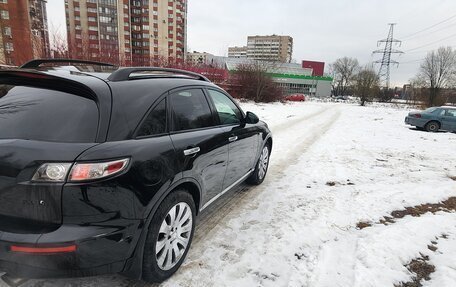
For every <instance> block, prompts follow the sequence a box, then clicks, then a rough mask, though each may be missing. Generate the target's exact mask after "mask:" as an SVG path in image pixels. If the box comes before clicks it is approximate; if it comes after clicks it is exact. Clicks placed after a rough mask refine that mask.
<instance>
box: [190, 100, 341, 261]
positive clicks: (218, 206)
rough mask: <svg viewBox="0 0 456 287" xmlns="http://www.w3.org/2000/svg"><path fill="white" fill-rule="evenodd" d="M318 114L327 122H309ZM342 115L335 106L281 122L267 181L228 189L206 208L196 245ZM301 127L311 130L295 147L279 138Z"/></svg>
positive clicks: (276, 134)
mask: <svg viewBox="0 0 456 287" xmlns="http://www.w3.org/2000/svg"><path fill="white" fill-rule="evenodd" d="M318 115H322V116H324V115H326V117H323V119H324V120H323V122H321V121H320V120H319V119H316V120H315V121H314V122H313V123H312V124H308V121H309V120H310V119H313V118H315V117H317V116H318ZM339 116H340V111H339V109H337V108H336V107H331V108H329V109H326V110H325V111H323V112H318V113H315V114H311V115H307V116H305V117H301V118H299V120H300V121H297V120H294V121H293V123H292V124H291V125H290V126H288V127H285V125H284V124H281V125H279V126H283V127H285V128H283V129H279V130H276V132H275V133H274V135H273V136H274V147H273V154H272V155H271V164H270V167H269V170H268V175H267V177H266V179H265V181H264V183H263V184H262V185H259V186H250V185H247V184H241V185H240V186H239V187H238V188H237V189H235V190H233V191H231V192H228V193H227V194H225V195H224V196H222V197H221V198H220V199H219V200H217V201H216V202H215V203H214V204H213V206H211V207H210V208H209V210H207V211H204V212H203V213H202V214H201V215H200V218H199V220H198V223H197V227H196V230H195V235H194V239H193V243H192V245H193V246H195V245H199V244H200V242H201V241H202V239H204V238H205V237H206V236H207V235H208V234H209V233H210V232H211V231H212V230H213V229H214V228H215V227H216V226H218V225H219V224H220V223H221V221H222V220H223V219H225V218H226V217H227V216H228V215H229V214H230V213H232V212H238V210H240V209H241V208H243V207H245V206H246V205H247V204H248V203H249V202H251V201H252V199H254V198H256V197H258V196H259V195H260V194H261V193H262V192H263V191H265V190H267V189H268V182H270V181H273V180H276V179H277V178H279V177H282V176H284V174H283V173H282V171H283V170H284V169H285V168H286V167H287V166H289V165H292V164H294V163H296V162H297V161H298V160H299V158H300V156H301V155H302V154H304V153H305V151H306V150H307V149H308V148H309V147H310V146H312V145H313V144H314V143H315V142H316V141H318V139H320V137H321V136H322V135H324V134H325V133H326V132H327V131H328V130H329V129H330V128H331V127H332V125H333V124H334V123H335V122H336V121H337V119H338V118H339ZM279 126H277V127H279ZM297 126H305V127H306V128H310V129H311V130H310V131H309V132H308V133H305V135H304V136H301V137H299V136H298V137H295V142H294V145H292V148H290V147H289V146H288V145H289V144H291V143H289V142H288V140H287V138H288V137H286V136H285V135H284V136H283V138H282V141H280V140H278V139H280V136H281V135H283V134H285V133H291V134H296V132H295V130H294V128H296V127H297ZM277 127H276V128H277ZM279 153H280V154H279ZM275 156H277V157H278V159H277V160H274V157H275ZM190 252H191V251H190Z"/></svg>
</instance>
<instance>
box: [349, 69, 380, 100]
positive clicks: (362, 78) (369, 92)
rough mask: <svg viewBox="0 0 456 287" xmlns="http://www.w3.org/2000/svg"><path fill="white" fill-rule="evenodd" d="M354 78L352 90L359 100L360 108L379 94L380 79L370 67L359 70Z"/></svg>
mask: <svg viewBox="0 0 456 287" xmlns="http://www.w3.org/2000/svg"><path fill="white" fill-rule="evenodd" d="M354 78H355V84H354V90H355V92H356V95H357V96H358V97H359V98H360V101H361V106H364V105H365V104H366V102H368V101H372V100H373V99H374V97H375V96H377V95H378V94H379V92H380V79H379V77H378V75H377V72H375V71H374V69H373V68H372V67H371V66H366V67H365V68H363V69H361V70H360V71H359V72H358V73H357V74H356V76H355V77H354Z"/></svg>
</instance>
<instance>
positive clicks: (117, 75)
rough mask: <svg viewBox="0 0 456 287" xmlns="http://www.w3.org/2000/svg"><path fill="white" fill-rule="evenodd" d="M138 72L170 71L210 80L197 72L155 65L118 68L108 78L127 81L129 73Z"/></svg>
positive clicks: (114, 80) (115, 80)
mask: <svg viewBox="0 0 456 287" xmlns="http://www.w3.org/2000/svg"><path fill="white" fill-rule="evenodd" d="M139 72H164V73H170V74H176V75H183V76H189V77H192V78H195V79H197V80H200V81H205V82H210V80H209V79H208V78H206V77H205V76H203V75H201V74H198V73H194V72H190V71H185V70H179V69H171V68H156V67H133V68H120V69H118V70H116V71H114V72H113V73H112V74H111V75H110V76H109V77H108V80H109V81H112V82H120V81H128V80H130V79H131V78H130V75H131V74H133V73H139Z"/></svg>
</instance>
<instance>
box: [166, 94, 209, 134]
mask: <svg viewBox="0 0 456 287" xmlns="http://www.w3.org/2000/svg"><path fill="white" fill-rule="evenodd" d="M170 99H171V107H172V111H173V115H172V116H173V126H174V128H173V130H174V131H184V130H191V129H200V128H206V127H210V126H213V125H214V118H213V117H212V113H211V109H210V108H209V104H208V102H207V100H206V97H205V96H204V94H203V91H202V90H201V89H190V90H185V91H180V92H176V93H174V94H171V95H170Z"/></svg>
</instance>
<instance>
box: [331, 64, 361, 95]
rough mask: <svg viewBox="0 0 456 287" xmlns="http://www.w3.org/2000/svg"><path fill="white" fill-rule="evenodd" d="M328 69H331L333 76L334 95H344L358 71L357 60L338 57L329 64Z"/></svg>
mask: <svg viewBox="0 0 456 287" xmlns="http://www.w3.org/2000/svg"><path fill="white" fill-rule="evenodd" d="M330 70H332V73H333V77H334V82H333V91H334V95H341V96H345V95H346V94H347V91H348V88H349V87H350V85H351V84H352V83H353V80H354V77H355V76H356V74H357V73H358V71H359V62H358V60H357V59H355V58H348V57H343V58H339V59H337V60H336V61H335V62H334V63H333V64H331V65H330Z"/></svg>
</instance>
